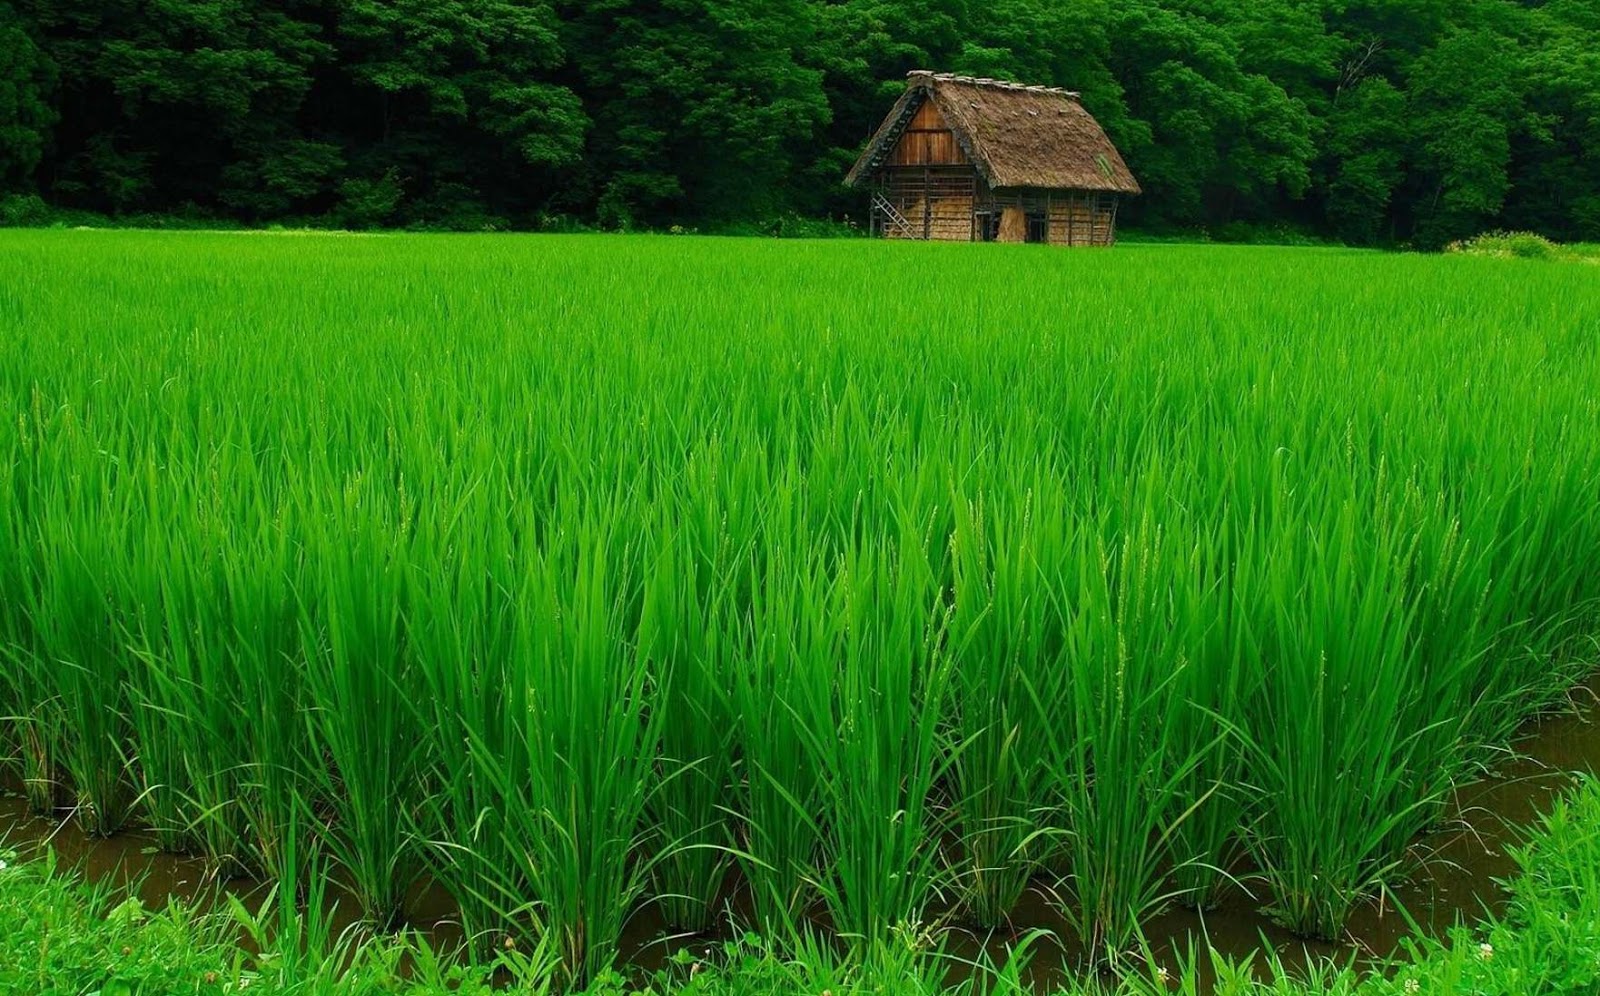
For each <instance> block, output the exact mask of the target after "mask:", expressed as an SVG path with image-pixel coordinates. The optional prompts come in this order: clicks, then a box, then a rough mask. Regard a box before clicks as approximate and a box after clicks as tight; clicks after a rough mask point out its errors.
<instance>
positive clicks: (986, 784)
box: [949, 491, 1066, 928]
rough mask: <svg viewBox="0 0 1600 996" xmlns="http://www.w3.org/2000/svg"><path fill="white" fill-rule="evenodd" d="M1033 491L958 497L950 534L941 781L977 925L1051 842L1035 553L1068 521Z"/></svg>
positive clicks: (1051, 645) (1000, 918) (1046, 644)
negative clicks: (1004, 497) (945, 777)
mask: <svg viewBox="0 0 1600 996" xmlns="http://www.w3.org/2000/svg"><path fill="white" fill-rule="evenodd" d="M1034 494H1035V492H1032V491H1030V492H1028V493H1026V494H1024V495H1022V496H1021V497H1020V499H1013V500H1014V501H1017V502H1018V504H1019V505H1020V507H1017V506H1008V505H1003V504H1001V503H1000V502H999V500H998V499H992V500H988V501H978V502H965V503H959V504H957V506H956V517H955V526H954V529H953V531H952V533H951V537H950V546H951V560H952V568H953V575H954V584H953V592H952V594H953V605H952V610H951V621H950V638H949V643H950V647H951V648H952V649H951V653H952V655H953V664H952V674H951V687H950V690H949V699H950V705H949V714H950V717H951V723H952V729H951V732H950V734H949V738H950V740H951V741H952V743H953V746H954V748H955V751H954V756H953V760H952V763H951V766H950V773H949V784H950V794H951V798H952V809H953V813H952V816H953V822H954V827H953V829H954V831H955V836H956V839H958V840H959V842H960V848H961V854H960V857H959V862H960V864H959V865H958V870H957V878H958V882H957V887H958V888H959V889H960V891H961V893H962V895H963V897H964V905H965V907H966V908H967V910H968V911H969V912H970V914H971V915H972V917H973V918H974V919H975V920H976V921H977V923H978V924H979V925H980V926H982V927H991V928H992V927H999V926H1001V925H1003V924H1006V923H1007V922H1009V919H1010V916H1011V912H1012V911H1013V910H1014V909H1015V908H1016V906H1017V904H1018V903H1019V902H1020V901H1021V898H1022V894H1023V892H1024V890H1025V889H1026V888H1027V886H1028V883H1029V881H1030V880H1031V879H1032V878H1033V876H1034V875H1035V874H1037V873H1039V872H1040V871H1041V870H1042V869H1043V867H1044V863H1045V857H1046V851H1047V849H1048V848H1050V847H1051V846H1052V842H1053V841H1055V840H1056V839H1057V836H1058V835H1057V834H1055V833H1053V831H1054V830H1055V828H1057V827H1058V826H1059V823H1058V818H1059V814H1057V813H1054V812H1052V809H1051V804H1052V802H1053V801H1054V800H1052V798H1051V796H1050V792H1049V785H1050V782H1049V778H1048V772H1049V768H1050V766H1049V760H1050V755H1049V752H1048V745H1049V738H1048V737H1046V736H1043V735H1041V733H1042V731H1043V730H1045V729H1047V728H1048V727H1049V726H1050V724H1051V723H1053V722H1055V721H1056V717H1054V716H1052V715H1051V714H1050V711H1049V710H1047V709H1041V708H1040V706H1041V704H1042V703H1045V702H1052V703H1053V702H1058V701H1061V698H1060V696H1061V691H1060V689H1059V688H1055V687H1049V686H1051V685H1052V683H1053V681H1054V680H1055V679H1058V678H1060V677H1061V676H1062V674H1063V672H1062V671H1058V670H1053V669H1048V668H1038V667H1037V665H1038V664H1039V662H1041V661H1049V660H1051V659H1052V658H1054V657H1056V656H1057V655H1058V654H1059V652H1060V650H1059V648H1060V643H1061V640H1062V634H1061V632H1060V626H1059V622H1060V621H1059V617H1058V616H1057V615H1056V613H1055V612H1054V607H1053V604H1052V599H1051V591H1050V586H1049V584H1048V582H1047V581H1046V580H1045V578H1044V576H1043V574H1042V572H1041V556H1042V555H1044V556H1048V554H1049V552H1051V551H1052V549H1053V548H1054V547H1055V545H1056V544H1058V543H1060V542H1061V540H1062V537H1061V535H1060V533H1059V530H1060V529H1061V528H1062V526H1063V525H1064V523H1065V521H1066V520H1065V518H1064V517H1062V516H1058V515H1056V514H1054V513H1055V512H1057V511H1058V510H1057V509H1055V508H1051V507H1047V508H1045V509H1042V510H1041V509H1038V508H1036V507H1035V501H1036V499H1035V497H1034Z"/></svg>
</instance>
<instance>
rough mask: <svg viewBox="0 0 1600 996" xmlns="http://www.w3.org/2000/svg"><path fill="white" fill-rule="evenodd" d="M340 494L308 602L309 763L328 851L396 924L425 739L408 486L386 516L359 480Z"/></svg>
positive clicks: (377, 915) (386, 922)
mask: <svg viewBox="0 0 1600 996" xmlns="http://www.w3.org/2000/svg"><path fill="white" fill-rule="evenodd" d="M342 498H343V504H342V507H341V508H339V509H337V510H336V512H335V515H334V516H333V521H334V523H335V525H334V527H333V528H332V529H330V530H329V531H328V532H327V533H325V534H323V535H322V536H320V537H318V538H317V540H318V542H317V545H316V546H315V547H314V548H313V549H314V556H315V559H316V562H317V563H318V564H320V566H321V572H320V574H313V575H311V576H310V579H309V580H310V581H311V583H312V587H311V589H310V590H311V592H312V593H313V594H312V595H311V596H310V597H307V598H305V599H304V600H303V601H302V603H301V612H302V616H301V626H302V629H301V632H302V639H303V640H304V644H303V646H304V650H303V660H304V661H305V689H306V701H307V704H308V719H309V722H310V725H311V733H310V737H309V746H310V747H311V750H312V759H311V761H310V762H309V764H308V768H309V773H310V775H311V776H312V778H313V779H314V781H313V782H312V786H314V790H315V792H316V798H317V803H318V804H317V806H316V809H317V811H319V812H322V813H326V814H327V815H326V817H325V818H324V820H323V822H322V828H321V829H322V830H323V832H324V835H325V837H326V845H327V848H328V853H329V854H330V855H332V856H333V857H334V858H335V859H336V860H337V861H338V862H339V865H340V866H341V867H342V868H343V869H344V871H345V873H346V874H347V875H349V877H350V881H351V884H352V888H353V891H354V893H355V897H356V900H357V902H358V903H359V904H360V906H361V910H362V913H363V915H365V916H367V917H369V918H371V919H372V920H373V921H374V922H375V923H377V924H378V926H379V927H380V928H381V929H388V928H391V927H393V926H395V925H397V924H398V923H399V921H400V917H401V915H402V912H403V904H404V902H405V896H406V892H407V890H408V889H409V888H410V885H411V883H412V881H413V878H414V876H415V874H416V871H417V861H416V858H415V857H414V853H413V848H412V842H411V829H412V816H411V813H410V808H411V807H412V806H413V805H414V804H415V803H414V800H413V798H412V795H411V791H412V788H413V787H414V786H415V784H416V779H417V775H418V772H419V770H420V761H419V755H418V751H419V741H418V735H417V731H416V729H415V726H414V724H413V723H412V722H411V719H412V712H411V708H410V706H409V705H408V702H407V699H408V697H409V695H410V692H409V690H408V689H409V687H410V685H411V683H412V678H411V673H410V672H411V668H410V662H409V656H408V651H407V648H406V632H405V621H404V620H405V612H406V604H405V587H406V577H407V563H406V558H407V546H406V543H407V538H406V532H407V529H408V523H409V519H410V516H411V514H412V512H411V509H410V507H409V506H408V503H407V499H406V497H405V496H404V494H403V493H402V495H401V497H400V502H399V507H397V508H395V509H394V510H393V512H392V514H393V516H394V518H393V520H390V518H389V516H388V515H387V514H385V513H386V512H388V510H387V509H382V507H381V505H380V498H379V496H378V495H375V494H373V493H371V492H370V491H369V490H368V489H367V488H366V487H364V486H363V484H362V483H361V482H351V483H350V484H348V485H346V487H345V488H344V489H343V495H342ZM373 506H378V509H379V510H377V511H374V510H372V509H373Z"/></svg>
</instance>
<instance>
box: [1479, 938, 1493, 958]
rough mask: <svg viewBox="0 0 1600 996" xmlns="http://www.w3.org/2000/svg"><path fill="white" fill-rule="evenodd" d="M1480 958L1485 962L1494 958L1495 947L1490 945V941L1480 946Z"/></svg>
mask: <svg viewBox="0 0 1600 996" xmlns="http://www.w3.org/2000/svg"><path fill="white" fill-rule="evenodd" d="M1478 957H1479V958H1482V959H1483V960H1484V961H1488V960H1489V959H1490V958H1493V957H1494V945H1493V944H1490V943H1489V942H1488V941H1485V942H1483V943H1482V944H1480V945H1478Z"/></svg>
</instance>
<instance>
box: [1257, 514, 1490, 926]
mask: <svg viewBox="0 0 1600 996" xmlns="http://www.w3.org/2000/svg"><path fill="white" fill-rule="evenodd" d="M1325 509H1326V511H1325V512H1324V513H1323V514H1324V515H1326V517H1327V518H1326V519H1325V520H1324V522H1322V523H1320V524H1319V526H1318V529H1317V532H1316V533H1315V535H1316V536H1317V537H1318V538H1319V540H1320V541H1319V542H1318V543H1316V544H1315V545H1313V544H1311V543H1307V542H1296V541H1295V539H1294V537H1292V536H1284V537H1282V538H1281V539H1280V540H1279V542H1277V543H1276V544H1274V547H1273V552H1272V554H1271V555H1270V556H1269V558H1268V559H1267V561H1266V562H1265V563H1264V564H1262V565H1261V568H1262V570H1263V572H1264V576H1263V578H1262V581H1261V583H1262V586H1263V600H1264V606H1263V608H1264V609H1265V613H1264V615H1265V618H1261V619H1258V621H1257V625H1259V626H1261V627H1262V632H1263V637H1262V644H1263V657H1264V659H1265V663H1266V665H1267V668H1268V670H1267V673H1266V678H1265V682H1264V684H1263V686H1262V698H1261V701H1260V702H1259V703H1258V705H1257V706H1256V708H1255V709H1254V710H1253V711H1252V714H1251V715H1252V718H1253V719H1254V720H1255V722H1256V725H1255V726H1254V727H1253V728H1252V729H1251V730H1250V737H1251V747H1252V758H1251V759H1252V765H1251V769H1252V771H1253V772H1254V773H1255V775H1254V776H1255V777H1256V778H1257V779H1258V780H1259V784H1260V786H1261V797H1260V813H1259V815H1258V817H1257V819H1256V821H1255V822H1254V824H1253V834H1255V835H1256V840H1255V850H1256V854H1257V858H1258V861H1259V862H1260V864H1261V866H1262V869H1263V873H1264V874H1265V876H1266V879H1267V881H1268V883H1269V884H1270V885H1271V887H1272V890H1273V897H1274V898H1273V902H1274V907H1273V908H1274V911H1275V913H1276V915H1277V916H1279V917H1280V918H1281V919H1282V920H1283V921H1284V922H1285V923H1286V924H1288V925H1289V926H1291V927H1292V928H1294V929H1295V930H1297V931H1299V932H1302V933H1305V934H1308V935H1311V936H1316V937H1326V938H1333V937H1337V936H1338V935H1339V934H1340V932H1341V931H1342V930H1343V928H1344V923H1345V920H1346V918H1347V917H1348V916H1349V912H1350V910H1351V908H1352V907H1353V905H1354V904H1355V903H1356V901H1357V900H1358V899H1359V898H1360V897H1361V896H1363V895H1364V894H1366V893H1367V891H1368V890H1370V889H1373V888H1375V887H1376V886H1378V885H1380V884H1382V883H1383V882H1384V881H1385V880H1386V879H1387V878H1388V877H1390V876H1391V875H1393V874H1394V872H1395V871H1396V869H1397V868H1398V866H1399V864H1400V862H1401V860H1402V858H1403V849H1404V846H1405V842H1406V841H1407V840H1408V839H1409V836H1410V833H1412V832H1414V831H1415V830H1417V829H1420V828H1421V827H1422V826H1424V825H1426V824H1427V822H1428V820H1429V817H1430V815H1431V813H1430V809H1431V807H1432V806H1434V805H1435V804H1436V803H1437V801H1438V799H1439V797H1440V795H1441V794H1442V793H1443V792H1444V791H1446V789H1447V787H1448V784H1447V783H1446V782H1443V781H1441V782H1440V783H1438V784H1435V785H1433V786H1432V788H1431V789H1430V788H1429V787H1428V785H1426V784H1425V783H1423V782H1422V780H1421V776H1423V775H1424V773H1425V772H1427V771H1428V768H1427V767H1426V762H1428V761H1429V760H1432V759H1431V758H1429V757H1428V756H1427V754H1426V753H1425V751H1426V749H1427V746H1428V743H1429V741H1430V739H1431V738H1432V735H1433V734H1434V733H1435V732H1436V731H1438V730H1439V727H1438V726H1436V723H1438V722H1448V721H1449V720H1450V718H1451V715H1452V713H1454V712H1456V710H1454V709H1452V708H1451V707H1450V705H1449V704H1448V703H1438V702H1424V701H1422V700H1421V699H1420V698H1419V697H1418V696H1417V694H1416V693H1417V691H1418V690H1419V689H1418V687H1417V684H1416V678H1415V676H1416V675H1418V673H1419V662H1418V654H1419V647H1418V645H1417V644H1416V643H1415V642H1413V641H1412V640H1409V639H1408V633H1409V631H1410V630H1411V629H1412V627H1413V626H1414V625H1415V618H1416V609H1415V608H1414V607H1413V606H1408V605H1407V595H1406V588H1405V582H1406V572H1407V562H1408V558H1409V551H1408V549H1407V543H1408V540H1407V538H1406V537H1405V535H1404V530H1403V528H1398V527H1397V526H1396V525H1394V524H1390V523H1383V522H1382V520H1381V518H1380V524H1379V527H1378V530H1377V531H1373V530H1371V529H1370V528H1369V527H1368V526H1367V524H1366V521H1365V517H1364V516H1363V515H1362V514H1361V512H1360V511H1358V509H1357V507H1356V504H1355V502H1353V501H1348V500H1347V501H1343V502H1338V503H1329V504H1328V505H1327V506H1325ZM1380 515H1381V510H1380ZM1385 525H1389V528H1387V529H1385V528H1384V526H1385ZM1469 660H1470V658H1469ZM1449 663H1451V664H1453V665H1454V666H1456V667H1460V666H1461V665H1462V664H1463V663H1465V662H1464V661H1462V660H1459V659H1458V660H1455V661H1451V662H1449ZM1435 708H1439V709H1440V712H1441V713H1442V714H1443V716H1444V717H1445V718H1444V719H1443V720H1439V719H1435V718H1434V714H1433V710H1434V709H1435Z"/></svg>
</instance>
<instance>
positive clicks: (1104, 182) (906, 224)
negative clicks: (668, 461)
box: [845, 70, 1139, 245]
mask: <svg viewBox="0 0 1600 996" xmlns="http://www.w3.org/2000/svg"><path fill="white" fill-rule="evenodd" d="M907 78H908V83H907V86H906V92H905V93H904V94H903V95H902V96H901V97H900V99H899V100H898V101H897V102H896V103H895V105H894V107H893V108H891V109H890V111H889V114H888V116H887V117H886V118H884V120H883V123H882V124H881V125H879V126H878V130H877V132H876V133H875V134H874V135H873V136H872V139H871V140H870V141H869V142H868V143H867V147H866V150H865V151H863V152H862V153H861V158H860V159H859V160H857V161H856V164H855V166H854V168H852V169H851V170H850V173H849V175H848V176H846V177H845V182H846V183H847V184H849V185H850V186H853V187H860V186H865V187H868V188H870V189H871V190H872V191H873V197H872V228H873V232H874V233H875V234H879V235H883V236H885V237H887V238H909V239H940V240H946V241H962V242H966V241H1001V242H1049V243H1052V244H1058V245H1110V244H1111V243H1112V242H1113V241H1114V240H1115V238H1116V216H1117V200H1118V198H1119V197H1121V196H1125V195H1132V194H1137V193H1138V192H1139V184H1138V181H1136V180H1134V178H1133V174H1132V173H1130V172H1128V166H1127V164H1126V163H1124V162H1123V161H1122V156H1121V155H1119V154H1118V153H1117V150H1116V147H1115V146H1113V145H1112V144H1111V140H1110V139H1108V138H1107V137H1106V133H1105V132H1104V131H1102V130H1101V129H1100V125H1099V123H1098V122H1096V121H1095V119H1094V118H1093V117H1092V116H1091V115H1090V114H1089V112H1088V111H1087V110H1085V109H1084V107H1083V105H1082V104H1080V103H1079V102H1078V95H1077V94H1075V93H1072V92H1071V91H1068V90H1063V89H1060V88H1059V87H1042V86H1023V85H1021V84H1018V83H1006V82H1002V81H1000V80H991V79H974V78H972V77H970V76H952V75H950V74H948V73H932V72H927V71H925V70H915V71H913V72H911V73H910V74H908V77H907Z"/></svg>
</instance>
